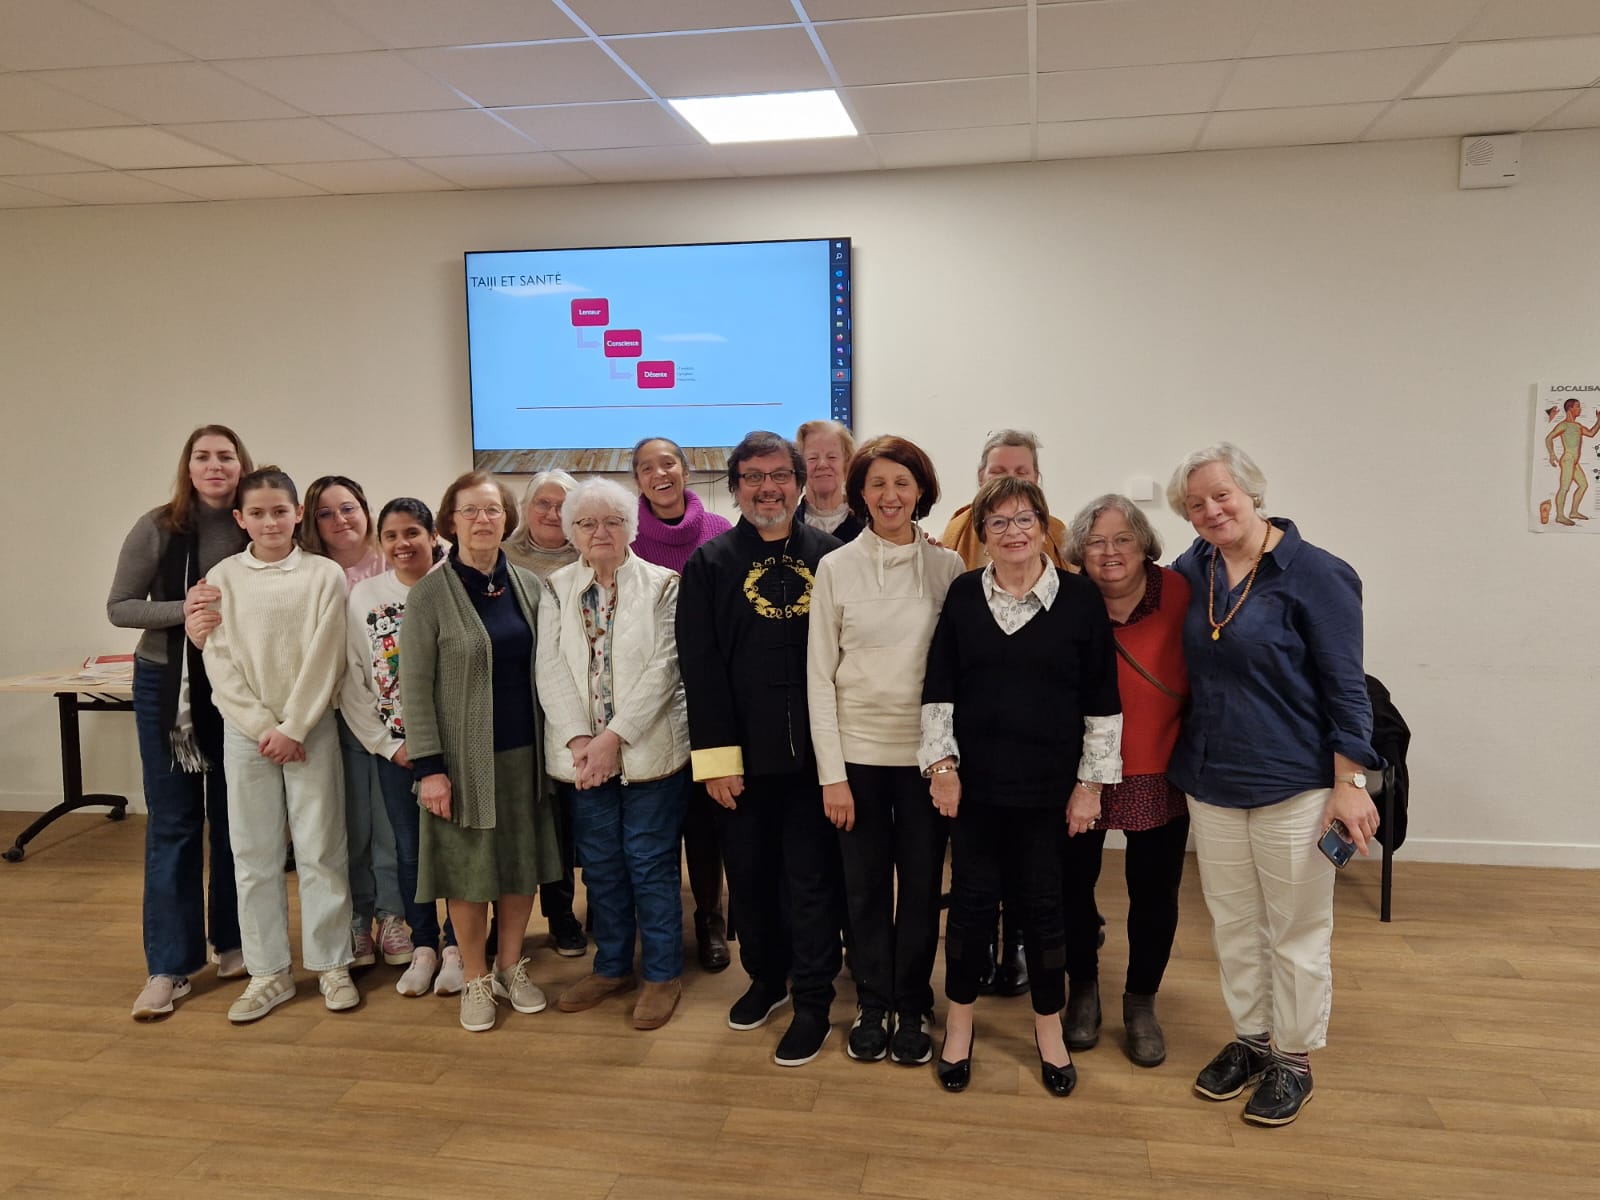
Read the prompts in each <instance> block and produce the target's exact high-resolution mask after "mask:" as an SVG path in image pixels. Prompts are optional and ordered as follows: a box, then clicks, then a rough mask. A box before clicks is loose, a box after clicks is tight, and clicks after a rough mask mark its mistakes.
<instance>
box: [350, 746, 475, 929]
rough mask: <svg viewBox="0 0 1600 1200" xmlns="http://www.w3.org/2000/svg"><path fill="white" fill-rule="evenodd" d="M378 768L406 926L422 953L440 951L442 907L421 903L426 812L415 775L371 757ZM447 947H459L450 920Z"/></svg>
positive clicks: (407, 769) (447, 924)
mask: <svg viewBox="0 0 1600 1200" xmlns="http://www.w3.org/2000/svg"><path fill="white" fill-rule="evenodd" d="M368 757H369V758H371V759H372V761H373V762H374V763H376V764H377V768H378V783H379V785H380V786H381V790H382V792H383V807H384V809H385V811H387V812H388V814H389V825H390V827H391V828H392V829H393V830H394V849H395V859H396V861H397V862H398V864H399V870H400V899H401V901H402V904H403V907H404V909H405V915H406V924H407V925H409V926H411V944H412V945H414V946H416V947H418V948H419V949H420V948H422V947H424V946H426V947H427V948H428V949H429V950H437V949H438V948H439V905H438V903H437V902H436V901H433V900H425V901H418V900H417V840H418V838H419V837H420V836H421V833H420V832H419V831H420V828H421V825H422V818H421V817H420V816H418V815H417V814H418V813H420V812H421V811H422V809H421V807H420V806H419V805H418V803H417V797H416V795H415V793H413V792H412V790H411V785H412V780H411V771H410V769H409V768H407V767H398V766H396V765H395V764H394V763H392V762H390V761H389V760H388V759H387V758H382V757H380V756H379V755H376V754H372V755H368ZM444 944H445V945H446V946H454V945H455V944H456V932H455V930H454V929H452V928H451V927H450V922H449V920H448V919H447V920H446V921H445V923H444Z"/></svg>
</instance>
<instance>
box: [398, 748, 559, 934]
mask: <svg viewBox="0 0 1600 1200" xmlns="http://www.w3.org/2000/svg"><path fill="white" fill-rule="evenodd" d="M419 816H420V819H421V822H422V827H421V830H420V833H419V839H418V847H417V899H418V900H419V901H420V902H422V903H424V904H426V903H428V902H430V901H433V900H473V901H483V900H498V899H499V898H500V897H501V896H531V895H533V893H534V892H535V891H537V890H538V887H539V885H540V884H541V883H554V882H555V881H556V880H558V879H560V878H561V876H562V870H561V845H560V840H559V838H558V835H557V832H556V818H555V804H554V801H553V800H552V798H551V796H550V795H549V794H548V792H547V790H546V788H545V781H544V779H543V778H542V777H541V776H539V775H538V774H537V773H536V772H535V770H534V756H533V747H532V746H523V747H521V748H520V749H516V750H503V751H500V752H499V753H497V754H496V755H495V756H494V828H493V829H467V828H466V827H464V826H461V825H457V824H456V823H455V822H454V821H446V820H445V819H444V818H442V817H436V816H434V815H433V814H432V813H431V812H429V811H428V810H427V809H423V810H422V812H421V813H420V814H419Z"/></svg>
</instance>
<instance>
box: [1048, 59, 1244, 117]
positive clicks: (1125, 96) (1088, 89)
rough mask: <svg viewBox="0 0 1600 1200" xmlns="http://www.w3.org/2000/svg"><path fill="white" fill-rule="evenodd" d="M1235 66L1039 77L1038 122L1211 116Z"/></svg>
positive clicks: (1175, 65) (1222, 64) (1171, 66)
mask: <svg viewBox="0 0 1600 1200" xmlns="http://www.w3.org/2000/svg"><path fill="white" fill-rule="evenodd" d="M1231 67H1232V64H1231V63H1226V62H1200V63H1171V64H1168V65H1164V66H1154V67H1108V68H1105V69H1103V70H1099V71H1056V72H1051V73H1050V74H1046V75H1040V76H1039V120H1040V121H1085V120H1093V119H1098V118H1109V117H1146V116H1155V115H1159V114H1164V113H1193V112H1209V111H1210V110H1211V107H1212V105H1213V103H1214V102H1215V100H1216V96H1217V93H1218V92H1219V91H1220V90H1221V89H1222V86H1223V82H1224V81H1225V80H1226V79H1227V78H1228V72H1229V70H1230V68H1231Z"/></svg>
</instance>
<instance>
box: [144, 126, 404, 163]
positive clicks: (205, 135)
mask: <svg viewBox="0 0 1600 1200" xmlns="http://www.w3.org/2000/svg"><path fill="white" fill-rule="evenodd" d="M166 128H167V131H168V132H169V133H175V134H177V135H178V136H179V137H183V138H187V139H188V140H190V141H193V142H199V143H200V144H201V145H202V146H210V147H211V148H212V149H213V150H220V151H222V152H223V153H224V154H229V155H232V156H233V157H234V158H237V159H239V160H240V161H241V162H252V163H291V162H341V161H345V160H353V159H361V158H388V157H390V156H389V154H388V152H387V151H384V150H380V149H378V148H377V147H376V146H373V145H371V144H369V143H367V142H364V141H362V140H361V139H360V138H358V137H355V136H354V135H352V134H348V133H346V132H345V131H344V130H342V129H335V128H334V127H333V126H332V125H329V124H328V123H327V122H326V121H324V120H322V119H320V118H318V117H290V118H288V119H286V120H280V121H215V122H208V123H203V124H198V125H169V126H167V127H166Z"/></svg>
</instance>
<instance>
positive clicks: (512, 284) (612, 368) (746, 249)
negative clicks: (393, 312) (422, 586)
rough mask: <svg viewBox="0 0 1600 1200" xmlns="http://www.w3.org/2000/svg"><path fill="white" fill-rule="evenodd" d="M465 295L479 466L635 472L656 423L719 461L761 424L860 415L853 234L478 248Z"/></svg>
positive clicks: (699, 463) (708, 462)
mask: <svg viewBox="0 0 1600 1200" xmlns="http://www.w3.org/2000/svg"><path fill="white" fill-rule="evenodd" d="M466 296H467V335H468V346H469V358H470V369H471V383H472V448H473V455H474V458H475V460H476V463H477V465H478V466H479V467H480V468H483V469H488V470H493V471H499V472H505V473H527V472H530V471H536V470H543V469H545V468H547V467H551V466H561V467H564V468H566V469H568V470H585V471H604V470H626V469H627V466H628V464H627V454H626V451H628V450H629V449H631V448H632V446H633V444H634V443H635V442H637V441H638V440H639V439H640V438H644V437H651V436H658V435H659V436H666V437H670V438H672V439H673V440H675V441H676V442H678V444H679V445H681V446H683V447H684V448H685V450H690V449H693V450H694V451H695V453H694V454H693V455H692V458H693V459H694V461H693V462H692V463H691V466H692V467H696V468H697V469H716V467H717V466H718V465H720V464H719V461H718V459H719V455H718V452H719V451H722V450H725V449H726V448H727V447H731V446H733V445H735V444H736V443H737V442H738V441H739V439H740V438H741V437H743V436H744V434H745V433H747V432H748V431H750V430H752V429H771V430H774V431H775V432H778V433H782V434H784V435H785V436H793V434H794V431H795V429H796V428H797V427H798V426H799V425H800V424H801V423H802V422H804V421H810V420H815V419H819V418H829V417H831V418H833V419H835V420H839V421H843V422H844V423H845V424H847V425H848V424H851V422H852V417H853V414H854V405H853V384H854V379H853V375H854V372H853V370H852V365H851V364H852V360H853V357H854V338H853V323H852V319H851V304H850V298H851V278H850V239H849V238H817V239H813V240H805V241H774V242H715V243H704V244H699V245H686V246H611V247H598V248H589V249H566V250H510V251H477V252H472V253H469V254H467V255H466ZM619 461H620V465H618V463H619Z"/></svg>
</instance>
